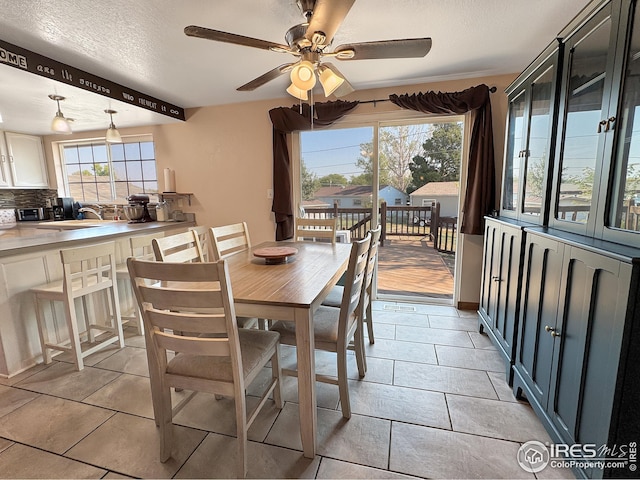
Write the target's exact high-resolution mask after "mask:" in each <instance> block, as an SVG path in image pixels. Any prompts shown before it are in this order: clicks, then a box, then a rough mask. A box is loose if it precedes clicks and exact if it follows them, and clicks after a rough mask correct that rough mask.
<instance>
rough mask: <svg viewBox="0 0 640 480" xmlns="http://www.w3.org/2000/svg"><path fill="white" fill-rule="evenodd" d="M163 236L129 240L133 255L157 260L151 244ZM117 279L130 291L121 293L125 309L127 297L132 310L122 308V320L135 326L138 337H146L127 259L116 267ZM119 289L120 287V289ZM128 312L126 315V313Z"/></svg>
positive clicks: (150, 235)
mask: <svg viewBox="0 0 640 480" xmlns="http://www.w3.org/2000/svg"><path fill="white" fill-rule="evenodd" d="M162 236H163V234H162V233H160V234H158V233H151V234H148V235H138V236H136V237H131V238H130V239H129V244H130V248H131V255H130V256H132V257H134V258H138V259H140V260H155V255H154V253H153V246H152V245H151V242H152V240H153V239H154V238H158V237H162ZM116 278H117V280H118V282H121V283H122V284H125V285H127V286H128V287H129V288H128V291H127V292H124V293H125V295H122V292H120V291H119V293H118V298H119V299H120V301H121V305H122V302H124V303H125V307H126V306H127V305H126V303H127V297H129V299H130V302H129V303H130V304H131V305H132V309H131V308H127V310H125V311H124V312H123V311H122V308H121V318H122V323H123V325H127V324H135V327H136V330H137V332H138V335H144V323H143V321H142V316H141V315H140V309H139V307H138V301H137V300H136V298H135V295H134V294H133V290H132V288H131V278H130V277H129V270H128V269H127V263H126V259H125V261H124V263H119V264H117V265H116ZM118 288H119V287H118ZM125 312H126V313H125Z"/></svg>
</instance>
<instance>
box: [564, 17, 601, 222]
mask: <svg viewBox="0 0 640 480" xmlns="http://www.w3.org/2000/svg"><path fill="white" fill-rule="evenodd" d="M610 13H611V6H609V7H608V8H607V9H605V10H603V11H601V12H600V14H599V15H597V16H595V17H594V18H592V20H591V21H590V22H588V23H587V24H585V25H584V26H583V27H582V28H581V30H580V31H579V32H578V33H577V34H576V35H574V37H573V38H570V39H569V41H568V42H567V44H566V46H565V48H566V50H565V51H566V63H565V72H566V73H565V77H564V80H563V87H562V95H563V97H562V100H563V102H562V104H563V107H564V111H561V112H560V113H561V123H560V125H559V131H560V132H561V139H560V155H559V158H558V162H557V165H556V169H555V173H554V176H555V185H554V187H555V196H554V200H555V205H554V208H553V211H552V214H553V215H554V217H555V221H554V222H553V223H554V226H557V227H558V228H564V229H567V230H569V231H575V232H576V233H583V234H585V233H591V234H593V229H594V224H595V220H594V217H595V207H594V205H596V204H597V200H598V197H597V195H598V181H599V175H600V171H599V169H600V168H601V161H598V159H599V158H600V159H601V158H602V156H603V149H604V141H605V132H606V129H607V122H606V114H607V111H608V100H609V97H608V96H607V95H608V94H606V93H605V92H608V91H609V85H610V83H611V81H610V79H608V78H607V75H610V69H611V68H612V60H611V58H610V56H611V57H612V56H613V53H612V52H609V46H610V42H611V38H610V37H611V15H610ZM562 119H563V120H564V125H562ZM572 224H573V225H572Z"/></svg>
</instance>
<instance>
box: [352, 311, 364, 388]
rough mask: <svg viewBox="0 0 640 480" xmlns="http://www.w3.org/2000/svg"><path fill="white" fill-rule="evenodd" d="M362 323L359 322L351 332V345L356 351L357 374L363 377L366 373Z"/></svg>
mask: <svg viewBox="0 0 640 480" xmlns="http://www.w3.org/2000/svg"><path fill="white" fill-rule="evenodd" d="M363 330H364V325H363V324H362V323H360V324H359V325H358V328H357V329H356V331H355V333H354V334H353V347H354V350H355V353H356V364H357V365H358V375H359V376H360V378H364V375H365V373H367V356H366V353H365V351H364V332H363Z"/></svg>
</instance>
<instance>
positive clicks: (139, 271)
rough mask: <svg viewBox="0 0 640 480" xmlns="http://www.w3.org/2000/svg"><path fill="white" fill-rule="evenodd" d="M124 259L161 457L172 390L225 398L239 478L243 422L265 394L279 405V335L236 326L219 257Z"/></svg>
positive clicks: (167, 441) (167, 450)
mask: <svg viewBox="0 0 640 480" xmlns="http://www.w3.org/2000/svg"><path fill="white" fill-rule="evenodd" d="M127 264H128V268H129V273H130V275H131V281H132V283H133V285H134V290H135V293H136V297H137V299H138V303H139V304H140V310H141V312H142V318H143V319H144V323H145V330H146V332H147V348H149V349H151V352H150V353H151V354H150V355H148V356H147V358H148V362H149V379H150V382H151V394H152V399H153V405H154V414H155V418H156V424H157V425H158V426H159V427H160V461H161V462H165V461H167V460H168V459H169V457H171V455H172V449H173V448H174V444H173V443H174V442H173V414H174V406H173V405H172V403H171V392H170V388H171V387H173V388H177V389H183V390H187V391H192V392H194V393H195V392H206V393H210V394H214V395H222V396H225V397H232V398H233V399H234V401H235V419H236V432H237V438H238V445H237V447H238V456H237V475H238V477H239V478H244V477H245V476H246V472H247V455H246V451H247V431H248V429H249V427H250V426H251V425H252V423H253V422H254V420H255V419H256V417H257V415H258V413H259V411H260V410H261V408H262V407H263V406H264V405H265V404H266V403H267V401H268V397H269V395H271V394H272V393H273V401H274V402H275V405H276V406H277V407H278V408H279V409H281V408H282V392H281V370H280V364H279V342H278V341H279V334H278V333H277V332H272V331H266V330H247V329H239V328H238V326H237V324H236V315H235V309H234V303H233V295H232V291H231V283H230V281H229V270H228V267H227V265H226V261H225V260H221V261H219V262H211V263H184V264H175V263H164V262H149V261H145V260H138V259H135V258H130V259H128V260H127ZM175 332H183V333H182V335H176V334H175ZM186 332H189V333H186ZM173 352H179V353H177V354H175V356H174V353H173ZM269 363H270V366H271V380H270V381H269V382H268V386H267V388H266V390H265V392H264V393H263V395H262V396H261V399H260V401H259V402H258V405H257V407H256V408H255V409H254V410H253V411H251V412H247V405H246V400H245V389H246V388H247V387H248V386H249V385H250V384H251V383H252V382H253V381H254V380H255V379H256V378H257V377H258V376H259V375H260V373H261V372H262V370H263V369H264V368H265V367H267V366H268V365H269ZM183 406H184V405H183V404H180V405H179V407H180V408H181V407H183Z"/></svg>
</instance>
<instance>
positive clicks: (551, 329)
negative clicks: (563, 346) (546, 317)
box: [544, 325, 560, 338]
mask: <svg viewBox="0 0 640 480" xmlns="http://www.w3.org/2000/svg"><path fill="white" fill-rule="evenodd" d="M544 329H545V331H547V332H549V333H550V334H551V336H552V337H554V338H555V337H559V336H560V332H558V331H557V330H556V329H555V328H553V327H550V326H549V325H547V326H545V327H544Z"/></svg>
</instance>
